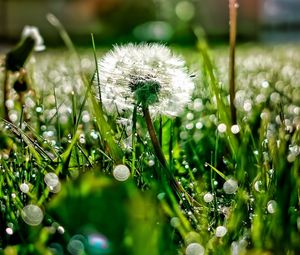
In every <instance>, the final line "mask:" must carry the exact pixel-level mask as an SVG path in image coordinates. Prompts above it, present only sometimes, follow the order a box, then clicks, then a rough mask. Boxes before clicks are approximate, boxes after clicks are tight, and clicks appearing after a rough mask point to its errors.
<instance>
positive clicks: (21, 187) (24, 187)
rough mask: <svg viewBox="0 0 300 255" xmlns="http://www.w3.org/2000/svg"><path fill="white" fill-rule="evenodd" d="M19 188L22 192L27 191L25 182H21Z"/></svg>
mask: <svg viewBox="0 0 300 255" xmlns="http://www.w3.org/2000/svg"><path fill="white" fill-rule="evenodd" d="M20 190H21V191H22V192H23V193H28V192H29V186H28V184H27V183H22V184H21V185H20Z"/></svg>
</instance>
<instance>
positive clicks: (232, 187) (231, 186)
mask: <svg viewBox="0 0 300 255" xmlns="http://www.w3.org/2000/svg"><path fill="white" fill-rule="evenodd" d="M237 189H238V183H237V181H236V180H234V179H228V180H227V181H226V182H225V183H224V185H223V190H224V192H225V193H226V194H234V193H235V192H236V191H237Z"/></svg>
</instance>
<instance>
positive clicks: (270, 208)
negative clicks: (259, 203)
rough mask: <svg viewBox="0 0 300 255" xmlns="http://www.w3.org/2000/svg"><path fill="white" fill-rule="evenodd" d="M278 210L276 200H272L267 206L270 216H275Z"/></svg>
mask: <svg viewBox="0 0 300 255" xmlns="http://www.w3.org/2000/svg"><path fill="white" fill-rule="evenodd" d="M276 209H277V202H276V201H275V200H270V201H269V202H268V204H267V210H268V212H269V213H270V214H273V213H275V212H276Z"/></svg>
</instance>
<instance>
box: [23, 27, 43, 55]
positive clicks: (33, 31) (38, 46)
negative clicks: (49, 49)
mask: <svg viewBox="0 0 300 255" xmlns="http://www.w3.org/2000/svg"><path fill="white" fill-rule="evenodd" d="M26 37H31V38H32V39H33V40H34V43H35V45H34V50H35V51H43V50H44V49H45V48H46V47H45V45H44V40H43V37H42V36H41V34H40V32H39V29H38V28H37V27H34V26H25V27H24V29H23V31H22V38H26Z"/></svg>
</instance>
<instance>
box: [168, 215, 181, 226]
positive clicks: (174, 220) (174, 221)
mask: <svg viewBox="0 0 300 255" xmlns="http://www.w3.org/2000/svg"><path fill="white" fill-rule="evenodd" d="M170 224H171V226H172V227H173V228H178V227H179V226H180V219H179V218H178V217H173V218H172V219H171V220H170Z"/></svg>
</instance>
